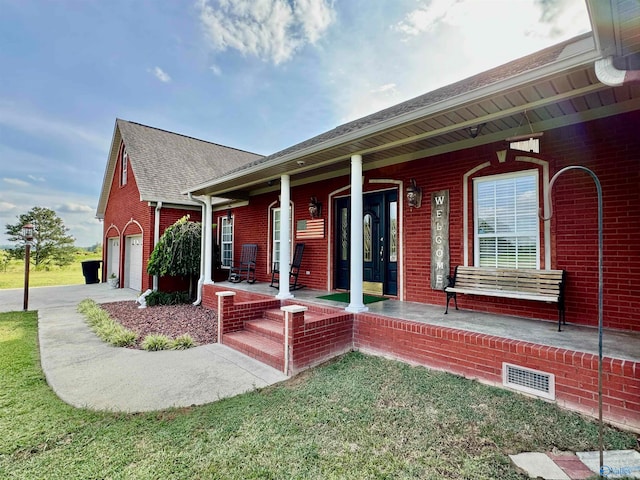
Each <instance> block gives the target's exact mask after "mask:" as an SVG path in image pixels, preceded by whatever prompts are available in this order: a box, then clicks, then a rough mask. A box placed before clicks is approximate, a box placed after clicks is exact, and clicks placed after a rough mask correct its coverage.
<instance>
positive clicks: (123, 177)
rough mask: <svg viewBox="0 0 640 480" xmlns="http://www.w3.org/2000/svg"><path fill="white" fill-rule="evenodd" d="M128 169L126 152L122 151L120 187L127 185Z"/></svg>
mask: <svg viewBox="0 0 640 480" xmlns="http://www.w3.org/2000/svg"><path fill="white" fill-rule="evenodd" d="M128 169H129V154H128V153H127V152H126V150H124V149H123V150H122V168H121V175H120V185H121V186H123V187H124V186H125V185H126V184H127V170H128Z"/></svg>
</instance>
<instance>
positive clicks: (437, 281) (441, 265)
mask: <svg viewBox="0 0 640 480" xmlns="http://www.w3.org/2000/svg"><path fill="white" fill-rule="evenodd" d="M447 275H449V190H440V191H439V192H433V193H432V194H431V288H433V289H434V290H442V289H443V288H444V287H446V286H447V284H446V282H447Z"/></svg>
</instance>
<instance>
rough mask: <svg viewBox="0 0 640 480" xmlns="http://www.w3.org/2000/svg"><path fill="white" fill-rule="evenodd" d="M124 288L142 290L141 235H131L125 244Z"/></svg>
mask: <svg viewBox="0 0 640 480" xmlns="http://www.w3.org/2000/svg"><path fill="white" fill-rule="evenodd" d="M125 248H126V251H125V270H124V287H125V288H131V289H132V290H136V291H138V292H139V291H141V290H142V235H133V236H131V237H127V238H126V242H125Z"/></svg>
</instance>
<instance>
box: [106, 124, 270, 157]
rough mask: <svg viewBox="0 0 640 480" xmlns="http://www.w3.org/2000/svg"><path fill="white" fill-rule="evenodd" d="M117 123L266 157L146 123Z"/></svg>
mask: <svg viewBox="0 0 640 480" xmlns="http://www.w3.org/2000/svg"><path fill="white" fill-rule="evenodd" d="M116 122H126V123H129V124H132V125H137V126H139V127H145V128H149V129H151V130H157V131H159V132H163V133H168V134H170V135H177V136H179V137H184V138H188V139H190V140H196V141H198V142H202V143H207V144H209V145H215V146H216V147H221V148H228V149H230V150H235V151H237V152H242V153H250V154H252V155H260V156H262V157H264V155H262V154H260V153H255V152H250V151H249V150H244V149H242V148H236V147H230V146H228V145H222V144H220V143H216V142H210V141H208V140H203V139H201V138H197V137H192V136H191V135H185V134H184V133H177V132H172V131H170V130H166V129H164V128H158V127H152V126H151V125H145V124H144V123H140V122H134V121H131V120H125V119H124V118H119V117H116Z"/></svg>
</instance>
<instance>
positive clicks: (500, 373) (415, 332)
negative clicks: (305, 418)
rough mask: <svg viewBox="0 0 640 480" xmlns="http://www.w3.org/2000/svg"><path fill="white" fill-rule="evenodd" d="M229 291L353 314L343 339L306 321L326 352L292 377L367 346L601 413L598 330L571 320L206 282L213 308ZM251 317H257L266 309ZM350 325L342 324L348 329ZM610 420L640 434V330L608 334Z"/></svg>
mask: <svg viewBox="0 0 640 480" xmlns="http://www.w3.org/2000/svg"><path fill="white" fill-rule="evenodd" d="M225 291H226V292H235V293H236V297H237V300H236V303H237V305H242V304H249V303H252V302H256V301H259V300H263V301H275V302H276V304H277V305H281V306H283V307H286V306H289V307H291V306H298V305H300V306H302V307H305V308H308V309H309V318H312V315H316V314H315V313H314V314H311V312H312V311H314V312H324V313H328V312H334V313H335V315H336V316H340V318H342V319H344V315H345V313H346V314H348V315H349V318H350V323H349V328H350V332H349V336H350V338H349V340H348V341H347V342H346V343H345V340H344V337H345V336H344V334H342V335H341V337H340V338H341V339H338V337H337V336H336V334H335V332H334V331H328V330H326V331H320V330H315V329H314V328H312V327H310V326H309V325H310V324H311V321H310V322H309V323H307V324H305V326H304V327H303V330H305V329H306V333H308V334H309V336H308V338H307V339H306V340H304V341H300V342H299V345H300V347H296V348H300V349H304V350H305V351H308V352H320V351H321V350H322V351H323V352H325V354H322V355H320V356H315V357H314V356H313V355H312V356H311V357H309V356H308V355H307V356H305V358H310V361H308V362H307V364H306V365H300V364H298V365H292V366H291V367H290V369H289V371H288V372H287V373H289V374H292V373H296V372H297V371H300V370H303V369H304V368H308V367H310V366H313V365H315V364H318V363H321V362H322V361H326V360H328V359H329V358H331V356H332V355H331V354H326V352H328V351H333V352H335V353H334V354H333V356H335V355H337V354H339V353H340V352H342V351H346V350H345V349H350V350H359V351H362V352H364V353H370V354H374V355H382V356H385V357H389V358H395V359H398V360H401V361H405V362H408V363H411V364H416V365H423V366H426V367H428V368H434V369H438V370H443V371H448V372H451V373H454V374H458V375H462V376H465V377H467V378H471V379H476V380H478V381H481V382H483V383H488V384H492V385H495V386H502V387H504V386H506V388H515V389H516V390H520V391H522V392H523V393H525V394H531V395H535V396H539V397H541V398H543V399H547V400H550V401H555V402H556V403H558V404H559V405H561V406H564V407H566V408H568V409H570V410H575V411H578V412H580V413H583V414H586V415H589V416H593V417H597V415H598V379H597V373H598V329H597V328H593V327H585V326H580V325H575V324H571V323H569V324H567V325H566V326H565V327H564V328H563V331H562V332H558V331H557V324H556V323H555V322H551V321H541V320H532V319H527V318H518V317H510V316H504V315H497V314H491V313H483V312H476V311H470V310H459V311H456V310H451V309H450V311H449V314H448V315H445V314H444V306H435V305H425V304H423V303H416V302H406V301H399V300H393V299H388V300H386V301H380V302H375V303H370V304H368V305H367V307H368V308H369V310H368V311H367V312H362V313H349V312H345V307H346V306H347V304H346V303H342V302H335V301H330V300H325V299H320V298H318V297H320V296H324V295H328V294H329V293H331V292H325V291H319V290H314V289H307V288H305V289H302V290H297V291H296V292H295V298H293V299H286V300H277V299H276V298H275V295H276V294H277V290H275V289H273V288H270V286H269V284H268V283H266V282H257V283H255V284H252V285H248V284H245V283H244V282H242V283H240V284H235V283H234V284H232V283H229V282H220V283H215V284H211V285H208V286H205V304H208V306H210V307H212V308H217V306H218V304H217V301H218V299H217V298H216V296H217V295H219V293H218V292H225ZM443 304H444V294H443ZM270 308H272V309H273V306H271V307H270ZM243 311H244V312H245V313H244V315H245V320H243V322H244V321H247V320H249V321H251V320H250V317H251V315H247V313H246V311H247V310H246V309H245V310H243ZM251 318H254V319H257V318H258V315H257V314H254V315H253V317H251ZM323 321H324V320H323ZM344 328H345V327H344V325H342V326H341V329H342V330H343V331H344ZM281 330H283V331H285V335H284V336H285V337H286V336H287V335H286V329H284V328H281ZM312 332H313V333H312ZM334 337H335V338H336V341H335V342H336V344H337V343H338V342H342V344H341V345H336V348H334V349H331V348H329V349H328V350H327V349H326V348H325V347H326V343H327V339H331V338H334ZM331 341H332V340H329V342H331ZM223 342H224V340H223ZM258 343H259V342H258ZM321 344H322V345H325V347H321V346H319V345H321ZM295 345H298V344H294V343H293V341H292V340H289V341H286V340H285V341H284V345H282V344H281V347H280V349H281V351H282V352H284V355H285V356H289V355H290V354H291V349H292V348H293V347H294V346H295ZM347 347H348V348H347ZM323 348H324V350H323ZM283 349H284V350H283ZM249 354H251V353H249ZM252 356H254V355H252ZM255 356H256V357H257V356H258V355H255ZM505 364H506V365H507V366H506V367H505ZM511 367H513V368H515V372H516V385H512V384H511V383H510V382H509V379H508V378H505V375H508V374H507V372H508V371H510V370H509V369H510V368H511ZM517 375H522V379H523V382H522V383H523V386H524V388H518V383H519V377H517ZM540 379H542V380H541V381H542V385H543V387H548V388H546V390H545V389H544V388H543V390H544V391H542V390H541V391H540V392H537V391H536V389H537V388H538V387H539V386H540V385H539V384H538V383H539V381H540ZM505 382H507V383H508V384H507V385H505ZM603 417H604V419H605V420H606V421H607V422H609V423H612V424H615V425H618V426H620V427H622V428H625V429H632V430H635V431H640V333H639V332H629V331H620V330H611V329H606V330H604V332H603Z"/></svg>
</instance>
